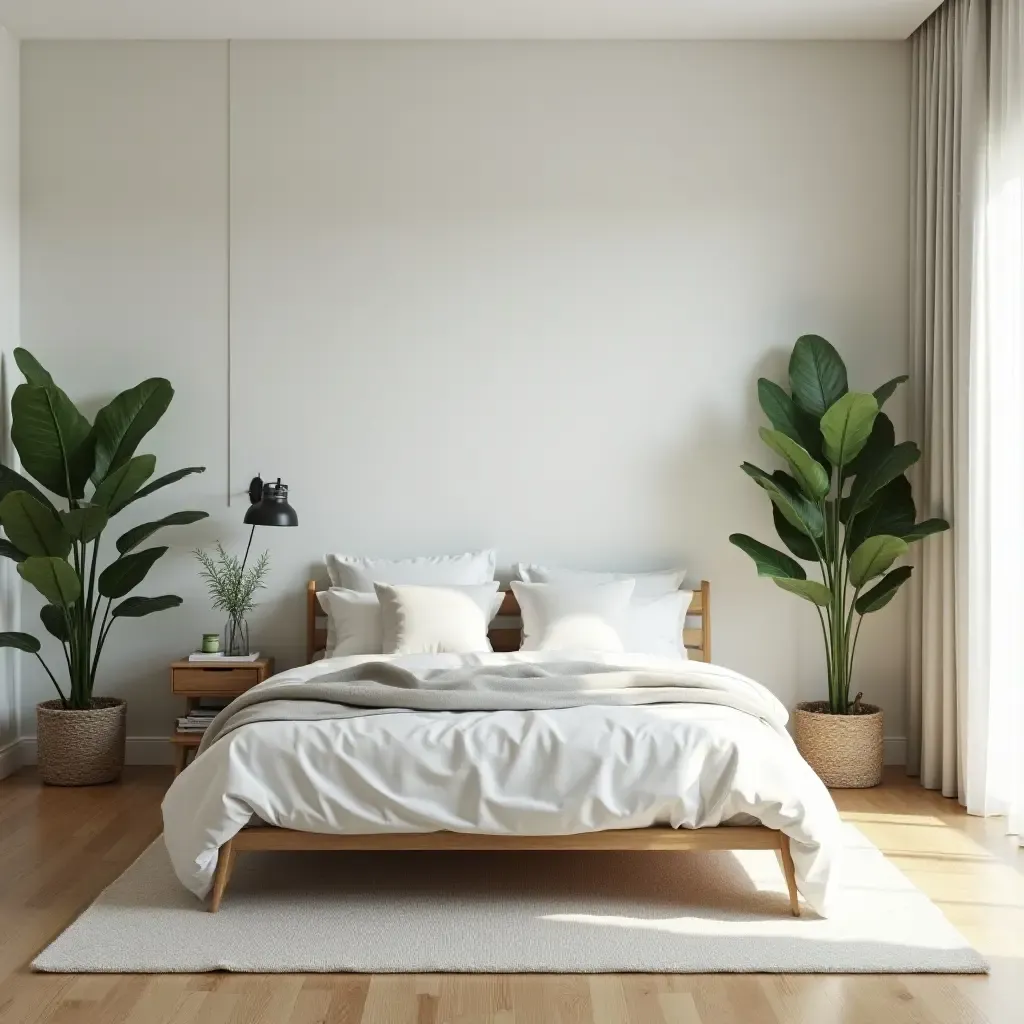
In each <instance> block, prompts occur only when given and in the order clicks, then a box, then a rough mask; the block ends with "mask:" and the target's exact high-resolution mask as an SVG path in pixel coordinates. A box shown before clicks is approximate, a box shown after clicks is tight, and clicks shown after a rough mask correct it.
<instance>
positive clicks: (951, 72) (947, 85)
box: [907, 0, 986, 796]
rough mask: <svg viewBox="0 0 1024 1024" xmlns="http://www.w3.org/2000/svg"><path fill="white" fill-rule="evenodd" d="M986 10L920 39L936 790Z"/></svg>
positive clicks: (959, 508)
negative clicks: (942, 526) (943, 522)
mask: <svg viewBox="0 0 1024 1024" xmlns="http://www.w3.org/2000/svg"><path fill="white" fill-rule="evenodd" d="M985 8H986V5H985V3H984V0H947V3H945V4H944V5H943V6H942V7H941V8H939V10H938V11H936V12H935V14H933V15H932V17H931V18H929V20H928V21H927V22H925V24H924V25H923V26H922V27H921V28H920V29H918V31H917V33H915V35H914V37H913V40H912V76H913V77H912V82H911V183H910V185H911V190H910V195H911V205H910V231H911V238H910V256H911V259H910V366H911V424H912V430H913V434H912V436H913V437H915V438H917V439H918V440H919V441H920V443H921V448H922V452H923V454H922V458H921V462H920V463H919V465H918V468H917V481H916V483H917V487H916V493H917V495H918V500H919V504H920V505H921V506H922V507H921V508H919V510H918V514H919V516H920V517H924V516H930V515H945V516H948V517H949V518H950V519H951V520H952V523H953V530H952V531H951V532H949V533H946V534H940V535H938V536H937V537H933V538H931V539H930V540H928V541H927V542H926V543H925V544H922V545H921V546H920V548H919V549H918V558H917V565H916V571H915V574H914V578H913V584H912V587H911V608H910V636H911V643H910V673H909V676H910V690H909V705H910V708H909V710H910V714H909V722H910V727H909V730H908V732H909V735H908V738H907V739H908V743H907V766H908V771H910V772H911V773H912V774H920V775H921V781H922V784H923V785H925V786H926V787H928V788H929V789H941V790H942V792H943V794H944V795H946V796H956V795H957V793H958V792H959V790H960V789H961V788H962V785H961V782H962V778H961V773H960V768H959V765H960V759H959V757H958V751H959V750H960V749H961V747H962V746H963V745H964V742H965V737H964V731H965V727H966V715H965V710H966V686H967V678H968V670H967V664H966V656H967V649H968V644H967V634H968V629H969V623H968V609H969V607H970V603H969V601H968V595H967V592H966V589H965V581H966V579H967V548H968V542H969V535H970V529H971V526H970V512H969V497H970V492H969V482H968V465H969V459H968V449H969V444H970V423H969V403H968V401H967V393H968V386H969V380H970V375H971V362H972V356H971V348H972V346H971V339H972V336H973V333H974V329H975V324H974V321H975V314H974V303H973V281H974V276H975V273H976V263H977V252H978V243H979V239H978V236H977V232H976V217H975V211H976V209H977V207H978V204H979V202H980V197H981V195H982V194H983V182H984V161H983V149H984V146H983V140H984V126H985V108H986V83H985V73H986V53H985V50H986V9H985Z"/></svg>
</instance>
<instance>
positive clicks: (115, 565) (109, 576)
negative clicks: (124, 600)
mask: <svg viewBox="0 0 1024 1024" xmlns="http://www.w3.org/2000/svg"><path fill="white" fill-rule="evenodd" d="M166 550H167V548H165V547H164V548H143V549H142V551H136V552H134V553H132V554H130V555H122V557H121V558H119V559H118V560H117V561H116V562H111V563H110V565H108V566H107V567H106V569H104V570H103V572H101V573H100V580H99V585H98V589H99V592H100V593H101V594H102V595H103V596H104V597H111V598H116V597H124V596H125V594H127V593H128V592H129V591H130V590H134V589H135V588H136V587H137V586H138V585H139V584H140V583H141V582H142V581H143V580H144V579H145V578H146V573H148V572H149V570H150V569H152V568H153V563H154V562H155V561H156V560H157V559H158V558H159V557H160V556H161V555H162V554H163V553H164V552H165V551H166Z"/></svg>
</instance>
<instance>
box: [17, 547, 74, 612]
mask: <svg viewBox="0 0 1024 1024" xmlns="http://www.w3.org/2000/svg"><path fill="white" fill-rule="evenodd" d="M18 575H19V576H21V578H22V579H23V580H24V581H25V582H26V583H31V584H32V586H33V587H35V588H36V590H38V591H39V593H40V594H42V595H43V597H45V598H46V600H47V601H49V602H50V604H57V605H61V606H62V607H69V606H70V605H73V604H74V603H75V602H76V601H77V600H78V599H79V597H81V596H82V582H81V580H79V578H78V574H77V573H76V572H75V570H74V569H72V568H71V566H70V565H68V563H67V562H65V561H64V559H63V558H49V557H47V558H44V557H42V556H39V555H32V556H31V557H30V558H26V559H25V561H24V562H22V563H21V564H20V565H19V566H18Z"/></svg>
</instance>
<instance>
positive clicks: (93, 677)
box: [89, 597, 113, 687]
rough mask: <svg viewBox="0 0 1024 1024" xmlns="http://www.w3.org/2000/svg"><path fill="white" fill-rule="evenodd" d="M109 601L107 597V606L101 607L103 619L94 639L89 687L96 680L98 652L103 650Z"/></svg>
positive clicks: (98, 660)
mask: <svg viewBox="0 0 1024 1024" xmlns="http://www.w3.org/2000/svg"><path fill="white" fill-rule="evenodd" d="M110 601H111V599H110V598H109V597H108V598H107V607H106V608H104V609H103V621H102V622H101V623H100V632H99V637H98V638H97V640H96V653H95V655H94V656H93V659H92V668H91V669H90V671H89V679H90V687H91V686H92V685H93V684H94V683H95V681H96V668H97V666H98V665H99V663H100V652H101V651H102V650H103V640H104V638H105V637H106V633H105V632H104V627H105V626H106V625H107V615H108V614H109V612H110ZM96 603H97V605H99V602H98V601H97V602H96ZM111 624H113V620H111Z"/></svg>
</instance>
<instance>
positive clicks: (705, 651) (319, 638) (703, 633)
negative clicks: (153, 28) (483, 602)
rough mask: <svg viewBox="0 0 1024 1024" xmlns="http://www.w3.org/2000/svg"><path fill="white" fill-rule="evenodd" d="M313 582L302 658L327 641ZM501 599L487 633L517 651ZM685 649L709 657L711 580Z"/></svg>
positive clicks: (515, 631) (698, 594)
mask: <svg viewBox="0 0 1024 1024" xmlns="http://www.w3.org/2000/svg"><path fill="white" fill-rule="evenodd" d="M316 592H317V582H316V580H310V581H309V583H308V584H306V662H307V664H308V663H309V662H311V661H312V660H313V655H314V654H316V652H317V651H320V650H323V648H324V646H325V644H326V643H327V616H326V615H325V614H324V612H323V610H322V609H321V608H320V602H319V601H318V600H317V599H316ZM504 595H505V596H504V599H503V600H502V602H501V608H500V609H499V611H498V618H496V619H495V620H494V622H493V623H492V624H491V628H490V630H489V631H488V634H487V635H488V636H489V637H490V640H491V646H492V647H493V648H494V649H495V650H496V651H518V650H519V645H520V644H521V642H522V635H523V628H522V625H521V624H511V625H508V624H505V623H504V622H502V621H501V620H503V619H518V618H519V614H520V613H519V602H518V601H517V600H516V595H515V594H513V593H512V591H511V590H506V591H505V592H504ZM683 643H684V644H685V645H686V653H687V654H688V655H689V657H690V659H691V660H693V661H710V660H711V584H710V583H708V581H707V580H701V581H700V587H699V589H695V590H694V592H693V600H692V601H691V602H690V608H689V610H688V611H687V613H686V628H685V629H684V630H683Z"/></svg>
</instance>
